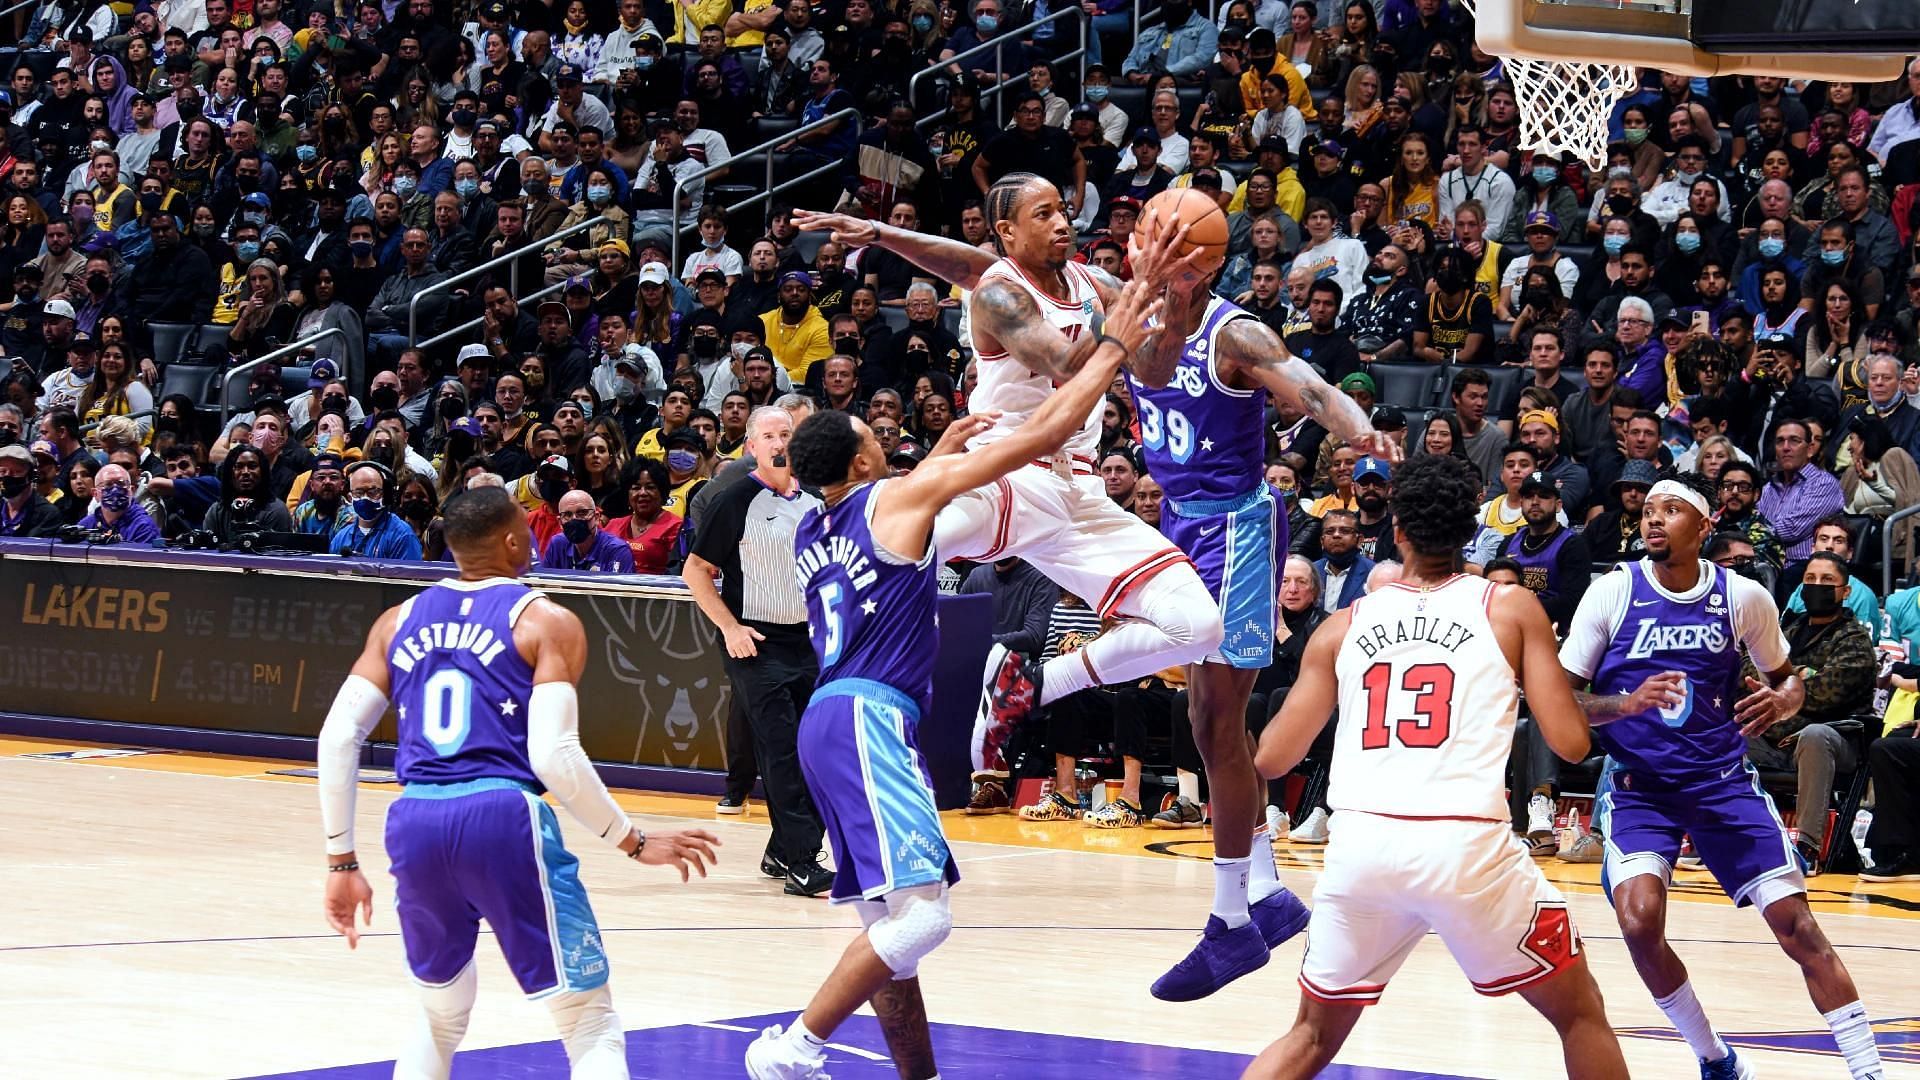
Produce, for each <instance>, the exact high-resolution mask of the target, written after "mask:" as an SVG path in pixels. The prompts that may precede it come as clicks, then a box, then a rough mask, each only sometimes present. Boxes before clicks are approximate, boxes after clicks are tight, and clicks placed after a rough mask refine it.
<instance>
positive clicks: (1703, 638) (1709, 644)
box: [1627, 619, 1727, 660]
mask: <svg viewBox="0 0 1920 1080" xmlns="http://www.w3.org/2000/svg"><path fill="white" fill-rule="evenodd" d="M1726 648H1727V631H1726V628H1725V627H1723V626H1721V625H1720V624H1719V623H1717V622H1713V623H1705V624H1696V625H1690V626H1664V625H1662V624H1661V622H1660V620H1659V619H1641V620H1640V629H1639V630H1637V631H1636V632H1635V633H1634V635H1633V647H1632V648H1631V649H1629V650H1627V657H1628V658H1629V659H1632V660H1644V659H1646V658H1647V657H1649V656H1652V655H1653V654H1654V653H1663V652H1710V653H1718V652H1725V651H1726Z"/></svg>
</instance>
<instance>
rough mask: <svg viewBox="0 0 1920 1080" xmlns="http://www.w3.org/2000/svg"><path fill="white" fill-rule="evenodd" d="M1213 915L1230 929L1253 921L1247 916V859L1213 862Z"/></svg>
mask: <svg viewBox="0 0 1920 1080" xmlns="http://www.w3.org/2000/svg"><path fill="white" fill-rule="evenodd" d="M1213 913H1214V914H1215V915H1217V916H1219V917H1220V921H1221V922H1224V923H1226V924H1227V926H1228V927H1229V928H1232V927H1236V926H1245V925H1246V924H1247V923H1248V922H1250V921H1252V919H1251V916H1249V915H1248V914H1247V859H1246V858H1244V857H1242V858H1238V859H1221V858H1216V859H1214V860H1213Z"/></svg>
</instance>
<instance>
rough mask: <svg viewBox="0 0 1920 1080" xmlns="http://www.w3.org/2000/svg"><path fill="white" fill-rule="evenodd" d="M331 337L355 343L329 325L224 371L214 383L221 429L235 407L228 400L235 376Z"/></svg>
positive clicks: (223, 428)
mask: <svg viewBox="0 0 1920 1080" xmlns="http://www.w3.org/2000/svg"><path fill="white" fill-rule="evenodd" d="M330 337H337V338H339V339H340V340H341V341H345V342H347V344H348V345H349V346H351V345H352V344H353V342H352V341H351V340H350V339H349V338H348V337H347V332H346V331H345V330H342V329H340V328H339V327H337V326H329V327H327V328H326V329H325V330H321V331H319V332H318V333H316V334H313V335H311V336H309V337H303V338H301V339H300V340H299V341H294V342H289V343H288V344H285V345H282V346H280V347H279V348H277V349H275V350H273V351H272V352H270V353H268V354H267V355H265V356H261V357H256V358H254V359H252V360H249V361H247V362H246V363H244V364H241V365H239V366H238V367H235V368H234V369H233V370H232V371H228V372H223V373H222V374H221V375H219V376H218V377H217V378H215V379H214V385H215V386H217V387H218V388H219V391H218V392H219V394H220V429H221V431H223V432H224V431H225V430H226V427H227V420H228V419H229V418H230V417H232V416H233V407H232V405H231V404H230V403H229V402H228V401H227V387H229V386H231V385H233V378H234V376H236V375H244V374H246V373H247V372H249V371H252V370H253V369H254V368H257V367H259V366H260V365H261V364H264V363H266V362H268V361H269V360H278V359H280V358H281V357H283V356H291V355H293V354H294V353H297V352H299V351H300V350H301V349H305V348H308V347H310V346H312V345H313V344H314V343H315V342H317V341H323V340H325V339H327V338H330Z"/></svg>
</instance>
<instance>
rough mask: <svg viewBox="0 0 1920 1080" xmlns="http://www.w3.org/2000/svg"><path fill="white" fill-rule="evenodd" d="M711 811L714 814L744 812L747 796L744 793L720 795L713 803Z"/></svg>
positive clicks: (745, 810)
mask: <svg viewBox="0 0 1920 1080" xmlns="http://www.w3.org/2000/svg"><path fill="white" fill-rule="evenodd" d="M713 812H714V813H716V814H744V813H746V812H747V797H746V796H745V795H722V796H720V801H719V802H718V803H715V804H714V807H713Z"/></svg>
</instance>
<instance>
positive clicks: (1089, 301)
mask: <svg viewBox="0 0 1920 1080" xmlns="http://www.w3.org/2000/svg"><path fill="white" fill-rule="evenodd" d="M1080 314H1082V315H1091V314H1093V297H1091V296H1089V297H1087V298H1086V299H1085V300H1082V301H1080Z"/></svg>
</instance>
